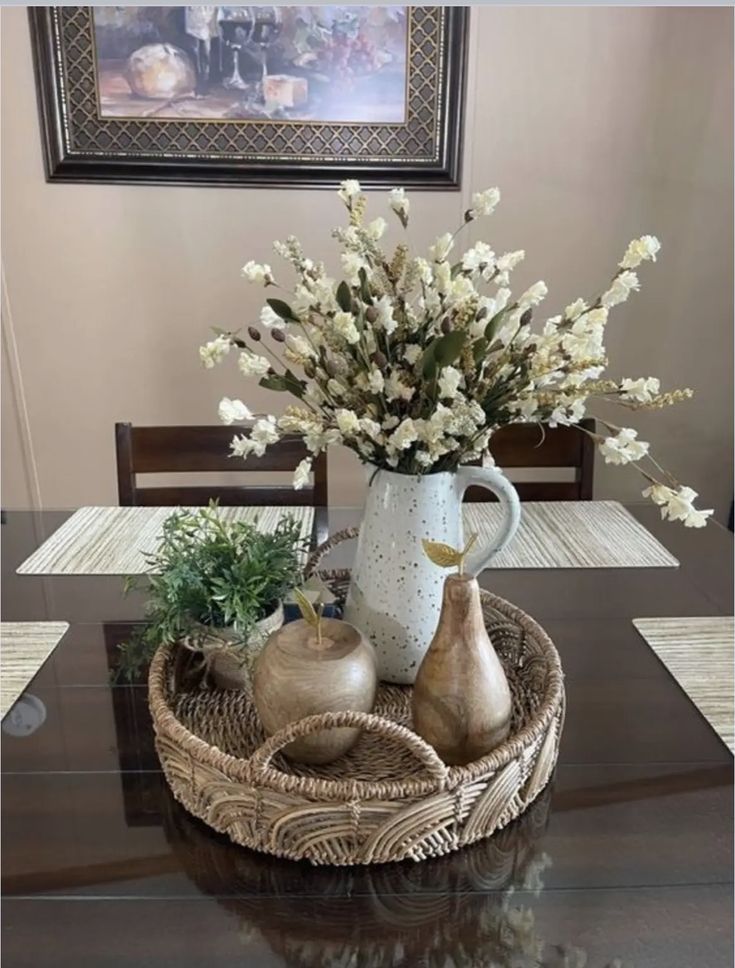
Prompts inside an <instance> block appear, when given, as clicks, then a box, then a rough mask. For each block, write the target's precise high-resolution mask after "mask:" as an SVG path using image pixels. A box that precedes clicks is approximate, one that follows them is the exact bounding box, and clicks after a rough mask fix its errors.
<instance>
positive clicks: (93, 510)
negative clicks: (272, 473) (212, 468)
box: [18, 507, 314, 575]
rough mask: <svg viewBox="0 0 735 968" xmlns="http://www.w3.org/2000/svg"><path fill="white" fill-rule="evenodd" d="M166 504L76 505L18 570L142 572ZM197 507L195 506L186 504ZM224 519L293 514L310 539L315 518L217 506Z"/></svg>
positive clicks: (271, 521) (296, 510)
mask: <svg viewBox="0 0 735 968" xmlns="http://www.w3.org/2000/svg"><path fill="white" fill-rule="evenodd" d="M173 510H174V509H173V508H170V507H166V508H160V507H155V508H154V507H135V508H102V507H87V508H80V509H79V510H78V511H75V512H74V514H72V516H71V517H70V518H69V519H68V520H67V521H65V522H64V523H63V524H62V525H61V527H60V528H59V529H58V530H57V531H55V532H54V533H53V534H52V535H51V537H50V538H48V539H47V540H46V541H44V543H43V544H42V545H41V547H40V548H37V549H36V551H34V552H33V554H32V555H31V556H30V557H29V558H26V560H25V561H24V562H23V564H22V565H20V567H19V568H18V574H19V575H140V574H143V573H144V572H146V571H147V570H148V569H147V566H146V561H145V555H146V554H150V553H152V552H154V551H155V550H156V548H157V546H158V542H159V539H160V535H161V529H162V527H163V523H164V521H165V520H166V518H167V517H168V516H169V515H170V514H171V513H172V512H173ZM190 510H196V509H193V508H192V509H190ZM218 513H219V514H221V516H222V517H223V518H225V519H226V520H236V521H257V523H258V528H259V529H260V530H261V531H264V532H266V533H267V532H270V531H273V530H274V529H275V528H276V526H277V525H278V522H279V521H280V520H281V519H282V518H284V517H286V516H291V517H293V518H295V519H296V520H297V521H298V522H299V524H300V526H301V535H302V537H303V538H305V539H308V538H309V537H310V535H311V527H312V523H313V520H314V509H313V508H311V507H230V508H219V512H218Z"/></svg>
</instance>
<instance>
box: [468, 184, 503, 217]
mask: <svg viewBox="0 0 735 968" xmlns="http://www.w3.org/2000/svg"><path fill="white" fill-rule="evenodd" d="M499 201H500V190H499V189H497V188H486V189H485V191H484V192H475V194H474V195H473V196H472V208H470V211H469V215H470V218H478V217H479V216H480V215H492V213H493V209H494V208H495V206H496V205H497V204H498V202H499Z"/></svg>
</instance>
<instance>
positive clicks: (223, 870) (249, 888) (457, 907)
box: [163, 788, 550, 968]
mask: <svg viewBox="0 0 735 968" xmlns="http://www.w3.org/2000/svg"><path fill="white" fill-rule="evenodd" d="M549 793H550V788H547V790H546V791H545V792H544V793H543V794H542V795H541V796H539V797H538V798H537V800H536V801H535V802H534V803H533V804H532V805H531V807H530V808H529V810H528V811H527V812H526V813H525V814H524V815H523V816H522V817H520V818H518V819H517V820H516V821H514V822H513V823H511V824H509V825H508V826H507V827H506V828H505V829H504V830H502V831H499V832H498V833H497V834H496V835H495V836H493V837H492V838H489V839H487V840H484V841H483V842H481V843H478V844H475V845H473V846H471V847H468V848H467V849H466V850H464V851H462V852H460V853H455V854H450V855H448V856H445V857H440V858H434V859H431V860H428V861H427V862H426V863H425V864H421V865H415V864H410V863H404V864H398V865H396V864H390V865H373V866H369V867H363V868H359V869H356V868H346V867H331V868H329V867H322V868H319V869H317V870H312V871H309V873H308V882H307V883H308V896H305V894H304V887H305V886H306V884H305V883H304V881H303V876H304V872H303V868H302V867H301V866H300V865H298V864H294V863H292V862H291V861H282V860H276V859H274V858H272V857H263V856H262V855H259V854H256V853H254V852H252V851H247V850H241V849H239V848H238V847H236V846H234V845H233V844H230V843H227V842H224V841H223V840H222V839H220V838H218V837H216V836H215V835H213V834H212V832H211V831H209V830H207V828H206V827H204V826H203V825H201V824H200V823H199V822H198V821H197V820H194V819H192V818H191V817H189V816H188V815H187V814H186V813H185V812H184V810H182V809H181V807H179V806H178V805H177V804H175V803H173V802H169V803H168V804H167V806H166V807H165V808H164V812H163V816H164V830H165V833H166V839H167V840H168V842H169V843H170V844H171V847H172V850H173V851H174V853H175V854H176V856H177V858H178V859H179V860H180V862H181V864H182V866H183V869H184V871H185V873H186V875H187V877H189V878H190V879H191V881H192V882H193V883H194V884H195V885H196V887H197V888H198V889H199V890H200V891H202V892H203V893H204V894H205V895H207V896H209V897H214V898H216V900H217V903H218V904H219V905H221V906H222V907H223V908H225V909H226V910H227V911H228V912H230V913H231V914H232V915H233V916H235V917H236V918H237V919H238V921H239V922H240V925H241V929H242V932H243V936H244V937H248V936H249V935H250V934H251V933H252V932H254V931H255V932H257V933H258V935H260V936H261V937H262V938H264V939H265V940H266V941H267V943H268V945H269V946H270V947H271V948H272V949H273V950H274V951H276V952H278V953H279V954H280V955H281V957H282V958H283V959H284V964H287V965H294V966H296V965H298V966H310V968H315V966H317V965H320V966H323V965H355V964H365V965H375V966H386V965H389V964H397V963H399V962H398V961H395V960H394V958H395V957H396V953H397V952H398V951H401V950H402V951H403V952H404V957H403V960H402V961H400V963H401V964H404V965H407V966H408V965H410V966H414V965H422V964H444V963H445V960H444V959H445V958H446V959H447V961H446V963H453V964H457V963H459V962H458V961H457V960H456V959H457V956H458V952H459V951H461V949H462V948H464V949H465V950H468V951H470V952H474V953H475V955H477V954H478V953H479V951H480V950H483V951H485V952H488V953H491V954H493V955H496V956H497V957H498V964H503V963H504V962H503V960H502V958H501V955H502V953H503V951H504V946H503V944H502V939H501V938H500V937H498V931H497V929H498V928H499V927H501V925H502V921H503V918H502V912H503V906H504V900H503V893H502V892H504V891H506V890H507V889H508V888H510V887H515V888H523V887H524V884H525V882H526V881H527V879H529V875H530V874H531V872H532V870H533V869H534V868H536V867H538V866H539V858H538V856H537V853H538V852H537V841H538V838H539V837H540V836H541V835H542V833H543V831H544V830H545V828H546V824H547V817H548V807H549V799H550V797H549ZM542 864H543V861H542ZM264 898H277V899H278V903H277V904H271V903H267V902H266V903H264V902H263V899H264ZM488 915H491V916H494V918H493V919H494V921H495V927H496V931H495V932H494V933H488V932H487V931H486V928H487V926H488V925H487V922H488ZM439 955H441V956H442V957H441V958H440V957H439ZM450 956H451V958H450ZM472 963H474V964H479V963H480V962H479V961H475V962H472ZM484 963H489V962H484Z"/></svg>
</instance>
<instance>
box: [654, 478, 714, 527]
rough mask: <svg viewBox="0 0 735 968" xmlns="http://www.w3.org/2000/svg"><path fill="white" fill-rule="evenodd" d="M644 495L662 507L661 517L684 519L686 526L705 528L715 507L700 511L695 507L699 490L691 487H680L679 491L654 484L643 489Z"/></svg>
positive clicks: (676, 519)
mask: <svg viewBox="0 0 735 968" xmlns="http://www.w3.org/2000/svg"><path fill="white" fill-rule="evenodd" d="M643 496H644V497H650V498H651V500H652V501H653V502H654V503H655V504H658V505H659V506H660V507H661V517H662V518H668V519H669V521H683V522H684V527H685V528H703V527H704V526H705V525H706V524H707V518H708V517H710V515H711V514H712V513H713V509H712V508H709V509H708V510H706V511H700V510H698V509H697V508H695V507H694V499H695V498H696V497H697V496H698V495H697V492H696V491H694V490H692V488H691V487H680V488H679V489H678V490H677V491H675V490H673V488H670V487H666V486H665V485H663V484H653V485H651V487H648V488H646V490H645V491H643Z"/></svg>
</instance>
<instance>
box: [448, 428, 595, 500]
mask: <svg viewBox="0 0 735 968" xmlns="http://www.w3.org/2000/svg"><path fill="white" fill-rule="evenodd" d="M581 426H582V427H584V428H585V429H586V430H590V431H594V429H595V421H594V420H592V419H589V418H588V419H585V420H582V421H581ZM490 451H491V453H492V455H493V457H494V458H495V463H496V464H497V465H498V467H500V468H502V469H503V470H508V469H510V468H514V467H515V468H518V467H523V468H534V469H536V468H548V467H567V468H573V469H574V472H575V473H574V480H572V481H558V480H557V481H551V480H549V481H544V480H541V479H539V480H532V481H518V482H514V483H515V487H516V490H517V491H518V495H519V497H520V499H521V500H522V501H591V500H592V484H593V476H594V467H595V444H594V441H593V440H592V438H591V437H589V436H588V435H587V434H585V433H583V432H582V431H581V430H577V428H576V427H546V426H544V427H543V428H542V427H539V425H538V424H510V425H509V426H507V427H503V428H502V429H501V430H498V432H497V433H496V434H494V435H493V437H492V439H491V441H490ZM488 499H489V495H488V492H487V491H486V490H485V489H484V488H482V487H470V488H468V489H467V491H466V493H465V500H466V501H487V500H488Z"/></svg>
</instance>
